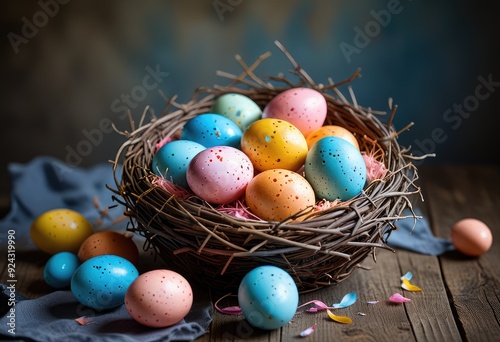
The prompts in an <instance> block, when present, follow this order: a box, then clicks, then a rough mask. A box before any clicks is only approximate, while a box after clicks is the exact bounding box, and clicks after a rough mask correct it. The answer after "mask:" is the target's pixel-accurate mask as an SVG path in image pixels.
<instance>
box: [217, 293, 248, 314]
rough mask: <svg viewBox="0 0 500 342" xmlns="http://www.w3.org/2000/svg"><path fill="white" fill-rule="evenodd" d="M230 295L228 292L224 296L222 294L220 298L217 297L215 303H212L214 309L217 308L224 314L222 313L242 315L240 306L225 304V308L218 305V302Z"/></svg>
mask: <svg viewBox="0 0 500 342" xmlns="http://www.w3.org/2000/svg"><path fill="white" fill-rule="evenodd" d="M229 296H231V295H230V294H228V295H225V296H222V297H221V298H219V299H218V300H217V301H216V302H215V304H214V307H215V310H217V311H218V312H220V313H222V314H224V315H232V316H238V315H243V311H242V310H241V308H240V307H239V306H236V305H235V306H227V307H225V308H221V307H219V302H220V301H221V300H222V299H224V298H226V297H229Z"/></svg>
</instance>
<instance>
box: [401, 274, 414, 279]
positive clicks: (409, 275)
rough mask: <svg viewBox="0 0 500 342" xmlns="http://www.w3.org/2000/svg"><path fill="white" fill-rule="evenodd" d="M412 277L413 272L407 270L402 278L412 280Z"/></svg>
mask: <svg viewBox="0 0 500 342" xmlns="http://www.w3.org/2000/svg"><path fill="white" fill-rule="evenodd" d="M411 278H413V273H411V272H406V274H405V275H403V276H402V277H401V280H403V279H406V280H408V281H410V280H411Z"/></svg>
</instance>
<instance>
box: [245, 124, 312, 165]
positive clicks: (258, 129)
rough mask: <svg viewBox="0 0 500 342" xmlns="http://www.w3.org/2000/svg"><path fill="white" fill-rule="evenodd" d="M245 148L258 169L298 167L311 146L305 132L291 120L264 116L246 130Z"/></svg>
mask: <svg viewBox="0 0 500 342" xmlns="http://www.w3.org/2000/svg"><path fill="white" fill-rule="evenodd" d="M241 150H242V151H243V152H245V154H246V155H248V157H249V158H250V160H251V161H252V164H253V166H254V168H255V169H256V170H259V171H265V170H270V169H286V170H291V171H297V170H298V169H299V168H301V167H302V165H303V164H304V160H305V159H306V156H307V150H308V148H307V142H306V138H305V137H304V135H303V134H302V133H301V132H300V131H299V130H298V129H297V127H295V126H294V125H292V124H291V123H289V122H287V121H285V120H279V119H261V120H257V121H255V122H254V123H253V124H251V125H250V126H249V127H248V128H247V129H246V130H245V132H243V136H242V138H241Z"/></svg>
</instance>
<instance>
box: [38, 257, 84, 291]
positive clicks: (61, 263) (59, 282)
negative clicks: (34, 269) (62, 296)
mask: <svg viewBox="0 0 500 342" xmlns="http://www.w3.org/2000/svg"><path fill="white" fill-rule="evenodd" d="M78 266H80V260H79V259H78V256H77V255H76V254H75V253H71V252H59V253H56V254H54V255H53V256H51V257H50V259H49V260H47V263H46V264H45V267H44V268H43V280H44V281H45V283H46V284H47V285H49V286H50V287H52V288H54V289H63V288H65V287H68V286H69V284H70V283H71V277H72V276H73V273H75V271H76V269H77V268H78Z"/></svg>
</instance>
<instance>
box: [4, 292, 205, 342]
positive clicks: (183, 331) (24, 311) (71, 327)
mask: <svg viewBox="0 0 500 342" xmlns="http://www.w3.org/2000/svg"><path fill="white" fill-rule="evenodd" d="M9 285H10V284H7V285H4V284H0V290H2V294H3V296H2V297H3V298H2V301H5V300H6V298H9V295H10V289H9V287H8V286H9ZM193 290H194V294H193V295H194V298H195V301H196V302H195V304H194V305H193V308H192V310H191V311H190V312H189V314H188V315H187V316H186V317H185V318H184V319H183V320H182V321H181V322H179V323H177V324H175V325H173V326H170V327H167V328H149V327H146V326H143V325H141V324H139V323H137V322H136V321H134V320H133V319H132V317H131V316H130V315H129V313H128V311H127V308H126V307H125V305H123V304H122V305H121V306H119V307H117V308H115V309H113V310H109V311H106V312H103V313H95V311H94V310H92V309H89V308H87V307H84V306H82V305H81V304H79V303H78V302H77V301H76V299H75V297H74V296H73V294H72V293H71V292H70V291H56V292H53V293H51V294H48V295H46V296H43V297H40V298H38V299H29V300H23V299H20V300H18V301H17V303H16V304H15V305H11V306H10V307H9V309H8V311H7V314H5V315H4V316H3V318H1V319H0V336H4V337H8V338H11V339H19V340H26V339H28V340H30V341H41V342H66V341H74V342H80V341H82V342H83V341H92V342H116V341H120V342H137V341H140V342H150V341H160V342H168V341H192V340H195V339H196V338H198V337H200V336H202V335H203V334H205V332H206V330H207V329H208V326H209V325H210V322H211V321H212V314H213V309H212V305H211V302H210V298H209V296H208V293H207V291H199V290H196V288H193ZM2 304H3V303H2ZM10 308H13V309H14V311H10ZM82 316H85V317H88V318H89V319H90V322H89V324H87V325H80V324H79V323H77V322H76V321H75V319H77V318H79V317H82Z"/></svg>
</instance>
